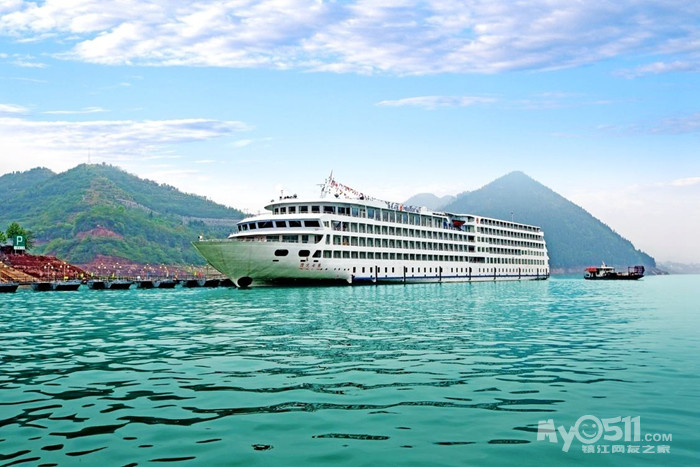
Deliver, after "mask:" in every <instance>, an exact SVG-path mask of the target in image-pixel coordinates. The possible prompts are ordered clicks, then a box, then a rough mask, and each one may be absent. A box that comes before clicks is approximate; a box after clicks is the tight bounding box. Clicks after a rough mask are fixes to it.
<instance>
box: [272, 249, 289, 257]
mask: <svg viewBox="0 0 700 467" xmlns="http://www.w3.org/2000/svg"><path fill="white" fill-rule="evenodd" d="M288 254H289V250H275V256H287V255H288Z"/></svg>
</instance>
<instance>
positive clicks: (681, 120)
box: [598, 113, 700, 135]
mask: <svg viewBox="0 0 700 467" xmlns="http://www.w3.org/2000/svg"><path fill="white" fill-rule="evenodd" d="M598 129H599V130H600V131H606V132H610V133H615V134H621V135H638V134H653V135H680V134H693V133H700V113H695V114H691V115H683V116H678V117H669V118H664V119H660V120H656V121H651V122H639V123H630V124H626V125H604V126H600V127H599V128H598Z"/></svg>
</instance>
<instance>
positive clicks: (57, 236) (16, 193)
mask: <svg viewBox="0 0 700 467" xmlns="http://www.w3.org/2000/svg"><path fill="white" fill-rule="evenodd" d="M0 199H2V200H3V201H2V209H0V228H4V227H5V226H7V225H9V224H10V223H11V222H13V221H16V222H18V223H19V224H20V225H21V226H22V227H23V228H25V229H27V230H30V231H32V232H33V233H34V236H35V238H36V247H35V248H34V250H32V251H33V252H35V253H43V254H52V255H56V256H58V257H60V258H62V259H65V260H68V261H70V262H73V263H88V262H90V261H91V260H93V259H94V258H96V257H97V256H98V255H101V256H112V257H119V258H125V259H128V260H131V261H134V262H140V263H151V264H157V263H164V264H203V259H202V258H201V257H200V256H199V255H198V254H197V252H196V251H195V249H194V248H193V247H192V245H191V242H192V240H194V239H196V238H197V236H198V235H205V236H207V237H223V236H226V235H228V234H229V233H230V232H231V230H232V228H233V226H234V225H235V223H236V221H238V220H240V219H241V218H242V217H243V216H244V215H243V213H242V212H241V211H238V210H236V209H232V208H228V207H225V206H222V205H220V204H216V203H214V202H212V201H209V200H207V199H206V198H204V197H202V196H196V195H191V194H186V193H182V192H180V191H178V190H177V189H175V188H174V187H172V186H169V185H164V184H158V183H155V182H153V181H149V180H144V179H141V178H138V177H136V176H134V175H131V174H129V173H127V172H125V171H123V170H121V169H119V168H117V167H114V166H109V165H94V164H93V165H87V164H83V165H79V166H77V167H75V168H73V169H71V170H68V171H66V172H62V173H59V174H56V173H53V172H51V171H50V170H48V169H43V168H37V169H32V170H29V171H27V172H18V173H17V172H16V173H11V174H6V175H3V176H2V177H0Z"/></svg>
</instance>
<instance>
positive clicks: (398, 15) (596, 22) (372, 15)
mask: <svg viewBox="0 0 700 467" xmlns="http://www.w3.org/2000/svg"><path fill="white" fill-rule="evenodd" d="M699 15H700V4H697V3H696V2H687V1H668V0H620V1H617V2H610V1H608V0H588V1H585V2H570V1H557V0H555V1H552V0H531V1H528V2H513V1H510V0H472V1H468V2H462V1H456V0H433V1H418V0H415V1H414V0H392V1H386V0H379V1H377V0H372V1H370V0H354V1H352V0H351V1H343V2H334V1H322V0H258V1H253V0H240V1H230V0H223V1H217V2H196V1H184V0H150V1H149V0H122V1H119V2H106V3H105V2H103V1H98V0H46V1H44V2H41V3H38V2H33V1H22V0H7V1H5V2H2V3H0V35H4V36H8V37H10V38H13V39H14V40H16V41H22V42H29V41H31V42H41V41H53V42H55V44H56V45H57V46H59V47H62V48H63V49H62V50H61V51H60V52H59V53H57V54H56V55H55V56H57V57H60V58H64V59H71V60H78V61H83V62H89V63H99V64H105V65H131V64H134V65H147V66H173V65H186V66H215V67H233V68H261V67H265V68H273V69H289V68H295V69H303V70H312V71H329V72H339V73H340V72H353V73H365V74H376V73H388V74H398V75H412V74H413V75H421V74H436V73H497V72H502V71H512V70H542V69H555V68H566V67H574V66H579V65H583V64H589V63H594V62H597V61H601V60H606V59H610V58H613V57H619V56H626V57H630V58H632V59H635V60H638V61H640V62H646V63H641V64H639V65H638V66H636V67H635V68H631V69H630V70H627V71H621V74H623V75H626V76H629V77H635V76H639V75H643V74H649V73H663V72H672V71H697V67H696V66H694V65H692V64H694V63H698V59H699V58H700V28H698V27H697V18H698V16H699Z"/></svg>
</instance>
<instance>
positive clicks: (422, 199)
mask: <svg viewBox="0 0 700 467" xmlns="http://www.w3.org/2000/svg"><path fill="white" fill-rule="evenodd" d="M455 199H457V197H456V196H452V195H447V196H443V197H442V198H439V197H437V196H435V195H434V194H432V193H419V194H417V195H414V196H411V197H410V198H408V199H407V200H406V201H404V203H403V204H407V205H409V206H425V207H426V208H428V209H434V210H436V211H437V210H438V209H440V208H441V207H442V206H445V205H446V204H449V203H451V202H453V201H454V200H455Z"/></svg>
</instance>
